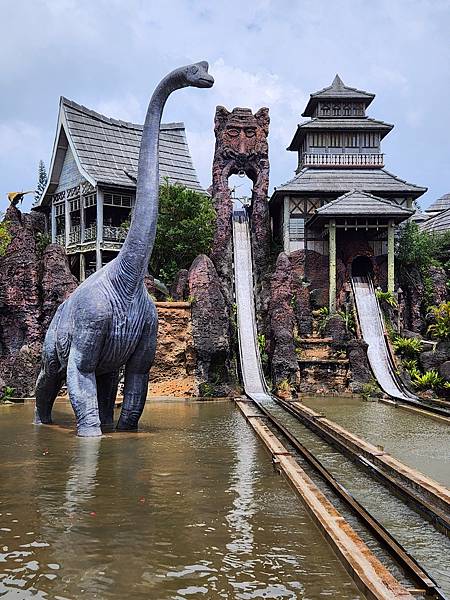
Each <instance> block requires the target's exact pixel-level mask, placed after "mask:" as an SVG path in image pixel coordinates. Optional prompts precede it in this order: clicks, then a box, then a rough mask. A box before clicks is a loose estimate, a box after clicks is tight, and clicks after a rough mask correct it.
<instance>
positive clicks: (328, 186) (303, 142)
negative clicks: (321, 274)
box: [272, 75, 426, 201]
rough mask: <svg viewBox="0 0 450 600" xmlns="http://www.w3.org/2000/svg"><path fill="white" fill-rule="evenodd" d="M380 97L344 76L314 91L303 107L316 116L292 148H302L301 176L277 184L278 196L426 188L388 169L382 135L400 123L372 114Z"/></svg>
mask: <svg viewBox="0 0 450 600" xmlns="http://www.w3.org/2000/svg"><path fill="white" fill-rule="evenodd" d="M374 98H375V95H374V94H371V93H369V92H365V91H363V90H358V89H356V88H352V87H349V86H347V85H345V84H344V82H343V81H342V79H341V78H340V77H339V75H336V77H335V78H334V80H333V83H332V84H331V85H330V86H328V87H326V88H324V89H323V90H320V91H318V92H315V93H313V94H311V96H310V99H309V101H308V104H307V105H306V108H305V111H304V112H303V116H304V117H310V119H309V120H308V121H304V122H302V123H300V124H299V125H298V126H297V130H296V132H295V134H294V137H293V139H292V141H291V143H290V145H289V147H288V150H290V151H294V152H297V153H298V168H297V171H296V176H295V177H294V178H293V179H291V180H290V181H288V182H287V183H285V184H283V185H281V186H279V187H278V188H276V191H275V193H274V195H273V197H272V200H273V201H277V199H278V198H279V197H282V196H283V195H284V194H291V193H293V194H297V193H312V192H316V193H318V194H333V193H335V192H336V193H339V195H341V194H343V193H345V192H349V191H351V190H362V191H365V192H368V193H371V194H375V195H377V196H380V195H381V196H382V197H386V198H398V197H402V196H408V197H409V198H411V199H415V198H417V197H419V196H421V195H422V194H423V193H424V192H425V191H426V188H423V187H419V186H417V185H414V184H411V183H408V182H406V181H404V180H403V179H400V178H399V177H396V176H395V175H392V174H391V173H389V172H388V171H386V170H385V169H384V168H383V167H384V156H383V154H382V152H381V140H382V139H383V138H384V137H385V136H386V135H387V134H388V133H389V132H390V131H391V130H392V128H393V127H394V126H393V125H391V124H389V123H385V122H384V121H379V120H376V119H373V118H371V117H368V116H367V115H366V109H367V107H368V106H369V105H370V103H371V102H372V100H373V99H374Z"/></svg>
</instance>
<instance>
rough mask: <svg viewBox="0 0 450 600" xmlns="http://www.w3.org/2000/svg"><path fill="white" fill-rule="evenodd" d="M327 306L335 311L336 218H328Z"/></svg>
mask: <svg viewBox="0 0 450 600" xmlns="http://www.w3.org/2000/svg"><path fill="white" fill-rule="evenodd" d="M328 232H329V250H328V252H329V308H330V313H333V312H336V220H335V219H330V223H329V227H328Z"/></svg>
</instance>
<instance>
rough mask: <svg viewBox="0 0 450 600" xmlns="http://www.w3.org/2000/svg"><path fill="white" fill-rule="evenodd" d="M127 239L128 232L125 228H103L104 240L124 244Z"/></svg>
mask: <svg viewBox="0 0 450 600" xmlns="http://www.w3.org/2000/svg"><path fill="white" fill-rule="evenodd" d="M126 237H127V231H126V229H124V228H123V227H113V226H112V225H104V226H103V239H104V240H109V241H113V242H123V241H124V240H125V238H126Z"/></svg>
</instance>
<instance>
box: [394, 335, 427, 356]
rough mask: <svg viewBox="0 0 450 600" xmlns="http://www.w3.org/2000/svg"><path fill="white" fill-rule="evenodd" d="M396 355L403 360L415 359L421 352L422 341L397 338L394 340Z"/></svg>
mask: <svg viewBox="0 0 450 600" xmlns="http://www.w3.org/2000/svg"><path fill="white" fill-rule="evenodd" d="M394 349H395V352H396V354H398V355H400V356H403V357H405V358H416V357H417V356H418V355H419V354H420V351H421V350H422V341H421V340H418V339H417V338H404V337H400V336H399V337H397V338H395V340H394Z"/></svg>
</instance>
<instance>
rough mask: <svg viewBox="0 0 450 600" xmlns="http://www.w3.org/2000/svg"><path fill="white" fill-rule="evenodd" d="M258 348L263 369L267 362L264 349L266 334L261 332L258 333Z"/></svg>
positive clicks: (267, 357) (267, 356) (267, 358)
mask: <svg viewBox="0 0 450 600" xmlns="http://www.w3.org/2000/svg"><path fill="white" fill-rule="evenodd" d="M258 348H259V355H260V357H261V364H262V366H263V369H265V368H266V367H267V365H268V364H269V355H268V354H267V351H266V336H265V335H264V334H263V333H261V334H259V335H258Z"/></svg>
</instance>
